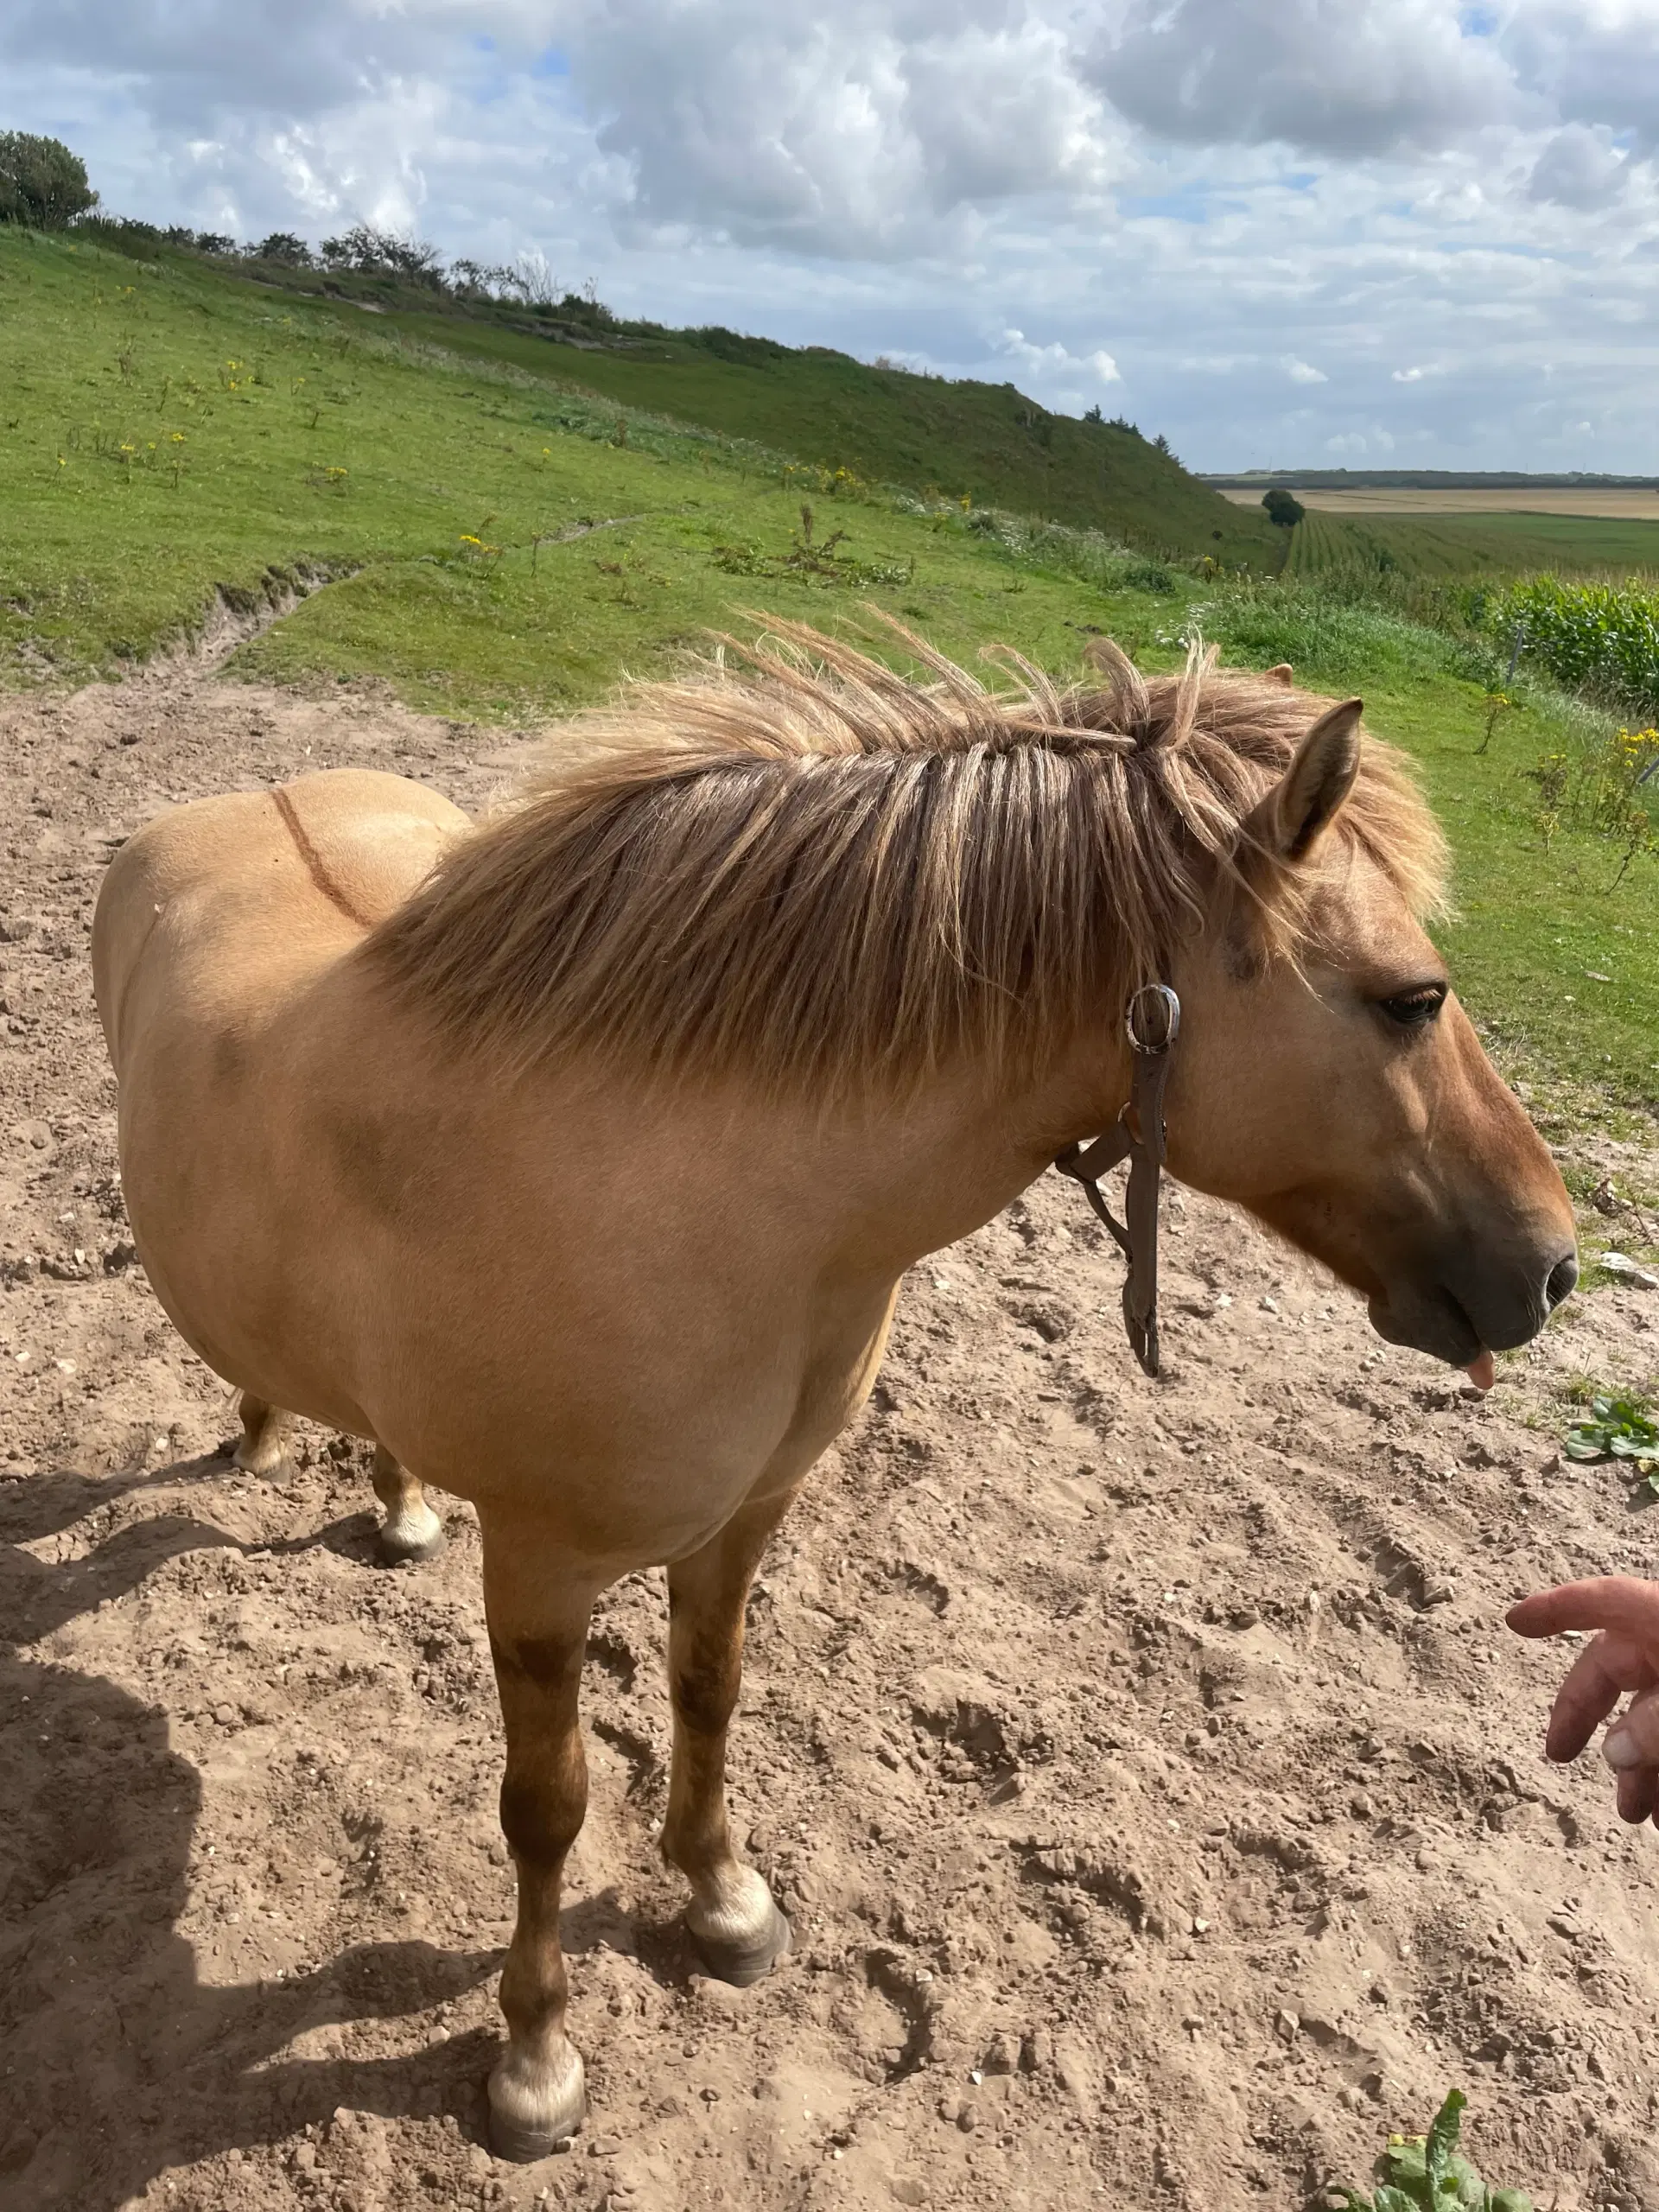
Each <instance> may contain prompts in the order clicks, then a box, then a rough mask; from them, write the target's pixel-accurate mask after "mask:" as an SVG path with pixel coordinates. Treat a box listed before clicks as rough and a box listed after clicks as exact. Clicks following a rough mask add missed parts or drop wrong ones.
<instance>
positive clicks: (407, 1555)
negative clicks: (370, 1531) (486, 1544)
mask: <svg viewBox="0 0 1659 2212" xmlns="http://www.w3.org/2000/svg"><path fill="white" fill-rule="evenodd" d="M370 1480H371V1481H372V1483H373V1484H374V1494H375V1496H376V1497H378V1499H379V1501H380V1503H381V1504H382V1505H383V1506H384V1507H385V1512H386V1517H385V1522H383V1523H382V1525H381V1529H380V1556H381V1557H382V1558H383V1559H384V1560H386V1561H387V1563H388V1564H389V1565H390V1566H393V1567H401V1566H402V1565H403V1564H404V1560H410V1561H417V1560H423V1559H430V1558H431V1557H432V1555H433V1554H434V1553H435V1552H438V1551H442V1548H443V1523H442V1521H440V1520H439V1518H438V1516H437V1515H436V1514H435V1512H434V1511H433V1510H432V1509H431V1507H430V1506H429V1504H428V1503H427V1502H426V1493H425V1492H424V1491H423V1490H422V1488H421V1485H420V1484H419V1483H417V1482H416V1479H415V1478H414V1476H413V1475H411V1474H410V1471H409V1470H408V1469H407V1468H406V1467H400V1466H399V1465H398V1464H397V1460H396V1459H393V1458H392V1456H391V1452H388V1451H387V1449H386V1447H385V1445H384V1444H377V1445H376V1446H375V1447H374V1471H373V1474H372V1476H371V1477H370Z"/></svg>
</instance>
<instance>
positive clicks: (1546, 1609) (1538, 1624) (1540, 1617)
mask: <svg viewBox="0 0 1659 2212" xmlns="http://www.w3.org/2000/svg"><path fill="white" fill-rule="evenodd" d="M1504 1618H1505V1619H1506V1620H1507V1621H1508V1623H1509V1624H1510V1627H1511V1628H1512V1629H1513V1630H1515V1632H1516V1635H1517V1636H1559V1635H1560V1631H1561V1630H1563V1629H1564V1628H1580V1629H1583V1628H1606V1629H1614V1630H1618V1631H1619V1632H1620V1633H1622V1634H1623V1635H1625V1636H1630V1637H1635V1638H1636V1639H1637V1642H1638V1643H1645V1644H1649V1645H1651V1646H1653V1647H1655V1648H1656V1649H1659V1582H1638V1581H1637V1580H1636V1579H1635V1577H1634V1576H1633V1575H1629V1574H1605V1575H1598V1576H1597V1577H1596V1578H1595V1579H1594V1580H1592V1581H1589V1582H1562V1583H1560V1584H1558V1585H1557V1586H1556V1587H1555V1588H1554V1590H1536V1591H1535V1592H1533V1594H1532V1596H1531V1597H1530V1598H1523V1599H1522V1600H1521V1602H1520V1604H1519V1605H1512V1606H1511V1607H1510V1611H1508V1613H1506V1614H1505V1615H1504Z"/></svg>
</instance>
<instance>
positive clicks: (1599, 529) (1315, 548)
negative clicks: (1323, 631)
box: [1284, 509, 1659, 582]
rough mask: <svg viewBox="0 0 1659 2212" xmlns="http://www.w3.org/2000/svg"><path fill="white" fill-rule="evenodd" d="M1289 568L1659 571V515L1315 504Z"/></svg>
mask: <svg viewBox="0 0 1659 2212" xmlns="http://www.w3.org/2000/svg"><path fill="white" fill-rule="evenodd" d="M1289 537H1290V545H1289V550H1288V551H1287V556H1286V560H1285V569H1284V573H1285V574H1286V575H1288V576H1292V577H1294V578H1296V579H1297V580H1298V581H1311V580H1313V579H1314V578H1317V577H1319V576H1321V575H1331V574H1332V573H1336V572H1341V571H1356V570H1357V571H1362V572H1369V573H1370V574H1373V575H1398V576H1402V577H1406V576H1411V577H1421V578H1425V579H1428V580H1431V581H1437V582H1438V581H1451V580H1454V579H1457V578H1460V577H1475V576H1513V575H1527V574H1529V573H1530V572H1531V571H1533V570H1535V569H1553V570H1554V571H1556V572H1558V573H1559V574H1560V575H1573V576H1580V575H1582V576H1616V577H1618V578H1621V579H1622V578H1624V577H1626V576H1629V575H1635V574H1640V573H1655V572H1659V522H1640V521H1635V520H1631V519H1629V518H1625V517H1624V516H1617V515H1615V516H1608V515H1550V514H1523V513H1503V514H1452V515H1363V516H1361V515H1336V514H1324V513H1320V512H1318V511H1317V510H1314V509H1310V510H1309V511H1308V512H1307V513H1306V517H1305V518H1304V519H1303V520H1302V521H1301V522H1300V523H1298V524H1297V525H1296V527H1295V529H1294V531H1291V532H1290V533H1289Z"/></svg>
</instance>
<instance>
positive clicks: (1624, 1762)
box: [1601, 1728, 1643, 1772]
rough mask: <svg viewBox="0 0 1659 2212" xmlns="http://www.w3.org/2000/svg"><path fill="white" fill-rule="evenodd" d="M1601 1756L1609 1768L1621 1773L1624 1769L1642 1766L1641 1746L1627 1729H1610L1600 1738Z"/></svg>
mask: <svg viewBox="0 0 1659 2212" xmlns="http://www.w3.org/2000/svg"><path fill="white" fill-rule="evenodd" d="M1601 1756H1602V1757H1603V1758H1605V1760H1606V1762H1607V1764H1608V1765H1609V1766H1611V1767H1614V1768H1617V1769H1618V1770H1620V1771H1621V1772H1622V1771H1623V1770H1624V1768H1626V1767H1630V1766H1640V1765H1641V1764H1643V1751H1642V1746H1641V1745H1640V1744H1638V1743H1637V1740H1636V1738H1635V1735H1634V1734H1633V1733H1632V1732H1631V1731H1630V1729H1628V1728H1610V1729H1609V1730H1608V1732H1607V1733H1606V1735H1605V1736H1604V1737H1603V1738H1602V1743H1601Z"/></svg>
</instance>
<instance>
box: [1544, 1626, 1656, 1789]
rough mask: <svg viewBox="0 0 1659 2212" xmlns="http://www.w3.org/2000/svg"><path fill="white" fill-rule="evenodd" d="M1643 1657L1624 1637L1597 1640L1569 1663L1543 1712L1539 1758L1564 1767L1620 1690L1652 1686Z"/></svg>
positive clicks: (1649, 1666)
mask: <svg viewBox="0 0 1659 2212" xmlns="http://www.w3.org/2000/svg"><path fill="white" fill-rule="evenodd" d="M1654 1680H1655V1676H1654V1669H1653V1667H1652V1664H1651V1662H1649V1659H1648V1656H1647V1654H1646V1653H1645V1652H1644V1651H1643V1649H1641V1647H1640V1646H1639V1645H1637V1644H1635V1643H1631V1642H1630V1640H1629V1638H1628V1637H1622V1636H1599V1637H1597V1638H1596V1640H1595V1642H1594V1643H1591V1644H1586V1647H1585V1649H1583V1650H1582V1651H1580V1654H1579V1656H1578V1657H1577V1658H1576V1659H1575V1660H1574V1661H1573V1665H1572V1668H1571V1669H1570V1670H1569V1672H1568V1674H1567V1679H1566V1681H1564V1682H1563V1683H1562V1684H1561V1687H1560V1689H1559V1690H1557V1691H1556V1693H1555V1702H1554V1705H1552V1706H1551V1707H1550V1709H1549V1729H1548V1733H1547V1734H1546V1736H1545V1738H1544V1756H1545V1758H1550V1759H1554V1760H1556V1761H1557V1762H1558V1763H1560V1764H1566V1762H1567V1760H1568V1759H1575V1758H1577V1757H1578V1756H1579V1753H1580V1751H1582V1750H1583V1749H1584V1747H1585V1745H1586V1744H1587V1743H1588V1742H1589V1741H1590V1738H1592V1736H1593V1735H1594V1734H1595V1732H1596V1731H1597V1729H1598V1728H1599V1727H1600V1726H1601V1724H1602V1722H1603V1721H1604V1720H1605V1719H1606V1718H1607V1716H1608V1714H1609V1713H1611V1711H1612V1709H1613V1707H1615V1706H1616V1705H1617V1704H1618V1700H1619V1699H1620V1698H1621V1697H1623V1696H1624V1693H1625V1691H1626V1690H1645V1689H1649V1688H1652V1686H1653V1682H1654Z"/></svg>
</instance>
